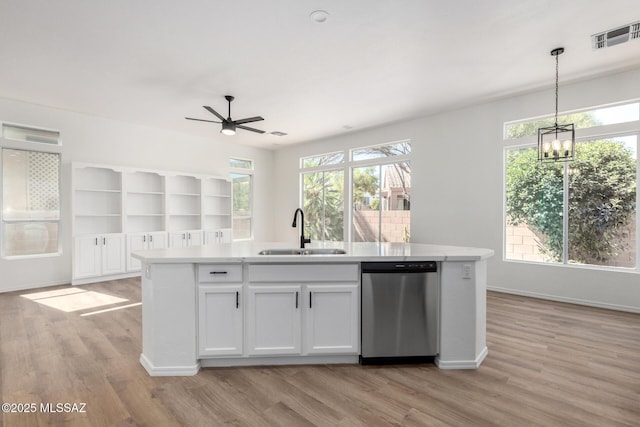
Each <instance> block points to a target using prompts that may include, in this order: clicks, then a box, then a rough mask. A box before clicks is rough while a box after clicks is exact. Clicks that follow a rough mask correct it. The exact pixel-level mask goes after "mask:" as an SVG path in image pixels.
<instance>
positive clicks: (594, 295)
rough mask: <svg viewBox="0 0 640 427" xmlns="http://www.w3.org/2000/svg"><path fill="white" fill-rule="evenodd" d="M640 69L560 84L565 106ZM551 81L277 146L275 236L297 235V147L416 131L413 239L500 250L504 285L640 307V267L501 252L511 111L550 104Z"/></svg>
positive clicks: (524, 114)
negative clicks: (536, 259)
mask: <svg viewBox="0 0 640 427" xmlns="http://www.w3.org/2000/svg"><path fill="white" fill-rule="evenodd" d="M638 82H640V69H635V70H630V71H626V72H624V73H620V74H615V75H610V76H607V77H601V78H597V79H592V80H585V81H580V82H577V83H574V84H571V85H562V86H561V90H560V109H561V110H574V109H579V108H586V107H590V106H595V105H601V104H607V103H613V102H619V101H623V100H630V99H637V98H640V84H639V83H638ZM553 107H554V94H553V88H549V89H548V90H543V91H538V92H532V93H528V94H524V95H521V96H515V97H511V98H507V99H501V100H498V101H495V102H490V103H486V104H483V105H478V106H473V107H469V108H464V109H460V110H456V111H450V112H445V113H441V114H438V115H433V116H429V117H424V118H420V119H415V120H410V121H406V122H402V123H395V124H391V125H387V126H382V127H379V128H375V129H370V130H365V131H361V132H351V133H347V134H344V135H343V136H340V137H335V138H330V139H325V140H320V141H313V142H309V143H307V144H303V145H298V146H293V147H290V148H284V149H281V150H280V151H278V152H276V155H275V159H274V160H275V168H276V170H277V171H278V174H277V176H276V181H275V185H276V188H278V192H277V194H276V203H275V205H274V210H275V212H274V218H275V219H276V222H275V224H274V226H275V227H276V232H277V235H278V236H285V238H286V240H289V241H292V242H295V238H296V237H295V236H296V232H295V230H292V229H291V227H290V224H291V223H290V221H291V218H290V217H291V216H292V214H293V211H294V209H295V208H296V207H297V206H298V204H299V189H298V182H299V170H298V164H299V161H298V159H299V157H301V156H307V155H312V154H318V153H324V152H329V151H333V150H339V149H342V148H344V147H348V148H352V147H359V146H365V145H373V144H378V143H384V142H391V141H397V140H400V139H405V138H409V139H411V140H412V147H413V153H412V173H413V176H412V189H411V194H412V197H411V209H412V210H411V240H412V241H413V242H416V243H436V244H453V245H463V246H478V247H485V248H491V249H493V250H495V252H496V255H495V256H494V257H493V258H492V259H491V260H490V261H489V266H488V285H489V287H490V288H493V289H501V290H504V291H507V292H514V293H521V294H527V295H535V296H539V297H545V298H552V299H558V300H567V301H573V302H581V303H587V304H591V305H597V306H603V307H612V308H618V309H625V310H632V311H639V312H640V275H638V274H637V273H628V272H612V271H599V270H594V269H589V268H579V267H569V266H552V265H536V264H523V263H515V262H506V261H503V259H502V258H503V247H502V236H503V178H502V177H503V140H502V127H503V123H504V122H505V121H510V120H517V119H523V118H528V117H535V116H540V115H545V114H549V113H551V112H552V110H553Z"/></svg>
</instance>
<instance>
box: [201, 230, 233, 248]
mask: <svg viewBox="0 0 640 427" xmlns="http://www.w3.org/2000/svg"><path fill="white" fill-rule="evenodd" d="M232 233H233V232H232V230H231V228H221V229H218V230H204V244H205V245H217V244H220V243H231V241H232V240H233V239H232V236H233V234H232Z"/></svg>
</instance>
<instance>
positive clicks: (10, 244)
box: [2, 148, 60, 257]
mask: <svg viewBox="0 0 640 427" xmlns="http://www.w3.org/2000/svg"><path fill="white" fill-rule="evenodd" d="M59 222H60V154H56V153H44V152H40V151H28V150H16V149H10V148H3V149H2V236H3V238H2V254H3V256H5V257H17V256H27V255H43V254H55V253H58V252H59V244H58V231H59Z"/></svg>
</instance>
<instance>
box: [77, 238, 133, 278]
mask: <svg viewBox="0 0 640 427" xmlns="http://www.w3.org/2000/svg"><path fill="white" fill-rule="evenodd" d="M124 242H125V238H124V234H121V233H106V234H85V235H81V236H76V237H75V238H74V240H73V252H74V259H75V263H74V271H73V277H74V279H84V278H89V277H97V276H105V275H109V274H118V273H124V271H125V243H124Z"/></svg>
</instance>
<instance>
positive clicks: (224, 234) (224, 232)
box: [218, 228, 233, 243]
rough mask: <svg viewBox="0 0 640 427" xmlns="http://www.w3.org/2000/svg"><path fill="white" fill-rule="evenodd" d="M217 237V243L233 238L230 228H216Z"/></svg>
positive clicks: (228, 241) (229, 240)
mask: <svg viewBox="0 0 640 427" xmlns="http://www.w3.org/2000/svg"><path fill="white" fill-rule="evenodd" d="M218 233H219V235H218V236H219V238H218V243H231V241H232V240H233V230H232V229H230V228H223V229H221V230H218Z"/></svg>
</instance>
